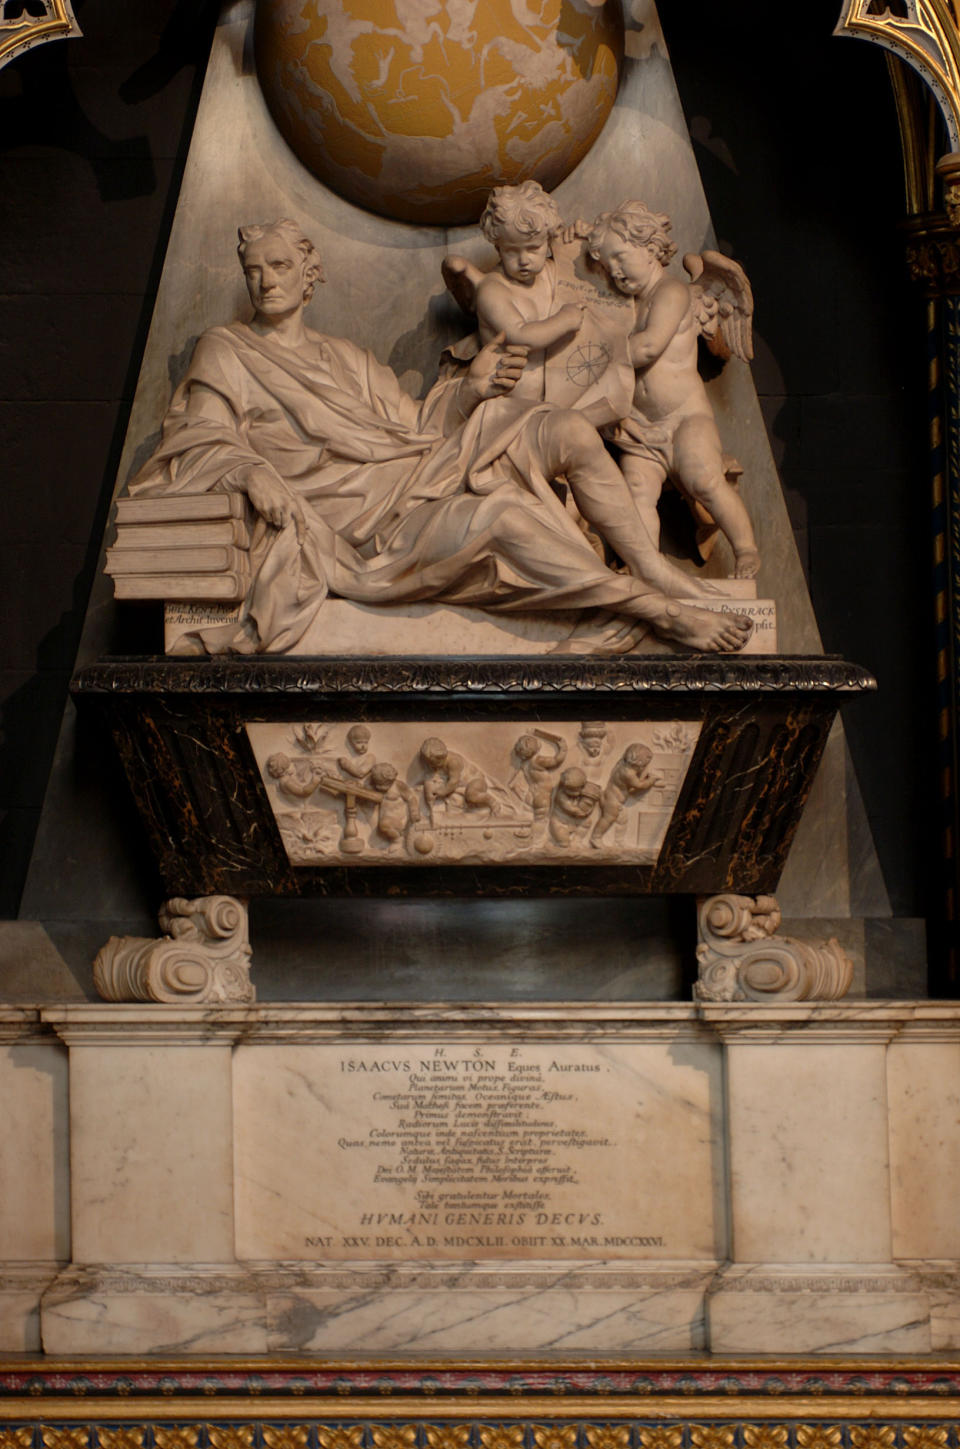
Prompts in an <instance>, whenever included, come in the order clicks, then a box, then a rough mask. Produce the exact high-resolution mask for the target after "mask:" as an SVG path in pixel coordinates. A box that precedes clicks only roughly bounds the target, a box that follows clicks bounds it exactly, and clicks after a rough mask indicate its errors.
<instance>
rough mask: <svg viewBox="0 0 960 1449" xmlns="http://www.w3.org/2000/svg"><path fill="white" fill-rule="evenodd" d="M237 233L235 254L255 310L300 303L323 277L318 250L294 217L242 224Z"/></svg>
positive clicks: (278, 307)
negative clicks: (238, 241) (292, 218)
mask: <svg viewBox="0 0 960 1449" xmlns="http://www.w3.org/2000/svg"><path fill="white" fill-rule="evenodd" d="M237 235H238V236H239V238H240V244H239V246H238V247H237V255H238V256H239V258H240V265H241V266H242V267H243V274H244V277H245V278H246V283H247V290H248V292H249V293H250V300H251V302H252V303H253V305H254V307H255V308H256V309H257V311H258V312H260V311H263V312H268V313H269V312H277V311H278V310H280V309H281V308H289V307H290V306H292V305H296V306H303V305H305V304H306V303H307V302H309V301H310V298H311V297H312V296H313V293H314V289H315V288H316V286H317V284H318V282H322V281H324V280H325V278H324V275H323V264H322V262H321V260H320V253H319V252H318V251H317V249H316V247H315V246H314V244H313V242H312V241H311V240H310V238H309V237H307V236H304V234H303V232H302V231H301V229H300V227H299V226H298V225H297V223H296V222H295V221H290V219H289V218H287V217H284V218H282V219H281V220H280V221H270V222H264V223H258V224H256V225H253V226H242V227H240V229H239V231H238V233H237Z"/></svg>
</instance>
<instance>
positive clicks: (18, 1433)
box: [0, 1425, 33, 1449]
mask: <svg viewBox="0 0 960 1449" xmlns="http://www.w3.org/2000/svg"><path fill="white" fill-rule="evenodd" d="M32 1444H33V1428H32V1427H29V1428H28V1427H27V1426H26V1425H24V1426H23V1427H22V1428H17V1429H7V1428H3V1429H0V1449H31V1445H32Z"/></svg>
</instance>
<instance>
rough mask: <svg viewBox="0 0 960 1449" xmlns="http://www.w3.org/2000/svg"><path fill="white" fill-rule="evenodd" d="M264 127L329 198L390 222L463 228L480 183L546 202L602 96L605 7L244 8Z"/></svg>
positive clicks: (612, 76) (610, 85)
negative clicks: (268, 123) (516, 187)
mask: <svg viewBox="0 0 960 1449" xmlns="http://www.w3.org/2000/svg"><path fill="white" fill-rule="evenodd" d="M254 35H255V51H256V58H257V72H258V75H259V78H260V84H261V87H262V90H263V93H264V96H265V98H266V101H267V104H268V106H269V108H270V111H271V114H272V115H273V118H274V120H275V122H276V124H277V126H278V128H279V130H280V132H281V133H282V135H283V136H284V138H285V140H286V141H287V143H288V144H289V146H290V147H291V148H292V150H293V151H294V153H295V154H296V156H297V157H298V159H299V160H300V161H301V162H302V163H303V164H304V165H305V166H306V167H307V168H308V169H309V170H310V171H311V172H312V173H313V174H314V176H316V177H317V178H318V179H319V180H321V181H323V182H324V183H325V184H326V185H327V186H329V187H330V188H331V189H332V190H334V191H336V192H337V193H339V194H340V195H341V196H343V197H345V198H346V199H347V200H348V201H352V202H354V203H356V204H357V205H359V206H363V207H366V208H367V209H368V210H371V211H375V212H379V213H381V214H382V215H384V216H389V217H393V218H395V219H397V220H402V221H409V222H420V223H426V224H433V225H447V226H451V225H464V224H469V223H471V222H474V221H476V220H477V217H478V216H479V214H480V212H481V210H482V209H483V205H484V202H485V200H486V196H487V193H488V192H489V191H490V189H491V188H492V187H494V186H502V185H511V184H515V183H516V182H519V181H523V180H526V179H527V178H532V179H534V180H536V181H539V182H540V183H541V184H542V185H543V186H544V187H546V189H547V190H548V191H549V190H551V189H552V188H553V187H554V186H556V185H558V183H559V182H560V181H562V180H563V178H564V177H565V176H567V175H568V174H569V173H570V172H571V171H572V170H573V168H574V167H575V166H576V165H577V163H578V162H579V161H581V160H582V159H583V157H584V156H585V155H586V154H587V152H588V151H589V149H590V147H591V146H592V145H593V142H594V141H595V140H596V138H597V136H598V135H599V133H600V131H601V129H602V127H603V125H604V122H605V121H606V119H607V116H608V115H609V113H610V110H611V107H612V106H613V102H614V100H615V98H616V93H617V85H618V82H619V76H620V67H621V62H622V58H623V19H622V14H621V11H620V7H619V5H618V3H617V0H258V4H257V12H256V25H255V32H254Z"/></svg>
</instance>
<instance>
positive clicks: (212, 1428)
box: [207, 1424, 254, 1449]
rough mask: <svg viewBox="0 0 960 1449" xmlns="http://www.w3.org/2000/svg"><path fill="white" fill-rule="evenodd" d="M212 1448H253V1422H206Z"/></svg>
mask: <svg viewBox="0 0 960 1449" xmlns="http://www.w3.org/2000/svg"><path fill="white" fill-rule="evenodd" d="M207 1434H208V1436H209V1439H210V1444H211V1446H212V1449H253V1435H254V1426H253V1424H208V1425H207Z"/></svg>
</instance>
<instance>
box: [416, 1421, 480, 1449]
mask: <svg viewBox="0 0 960 1449" xmlns="http://www.w3.org/2000/svg"><path fill="white" fill-rule="evenodd" d="M472 1434H473V1426H472V1425H471V1424H426V1425H425V1426H424V1430H423V1436H424V1438H425V1440H426V1442H427V1449H469V1446H470V1445H471V1444H472V1443H473V1439H472V1437H471V1436H472Z"/></svg>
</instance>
